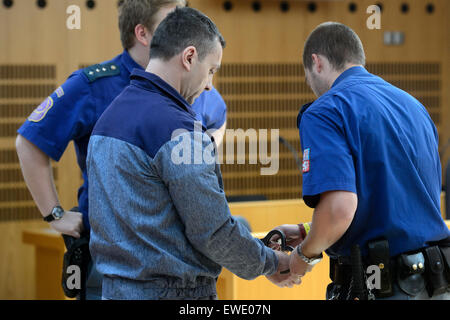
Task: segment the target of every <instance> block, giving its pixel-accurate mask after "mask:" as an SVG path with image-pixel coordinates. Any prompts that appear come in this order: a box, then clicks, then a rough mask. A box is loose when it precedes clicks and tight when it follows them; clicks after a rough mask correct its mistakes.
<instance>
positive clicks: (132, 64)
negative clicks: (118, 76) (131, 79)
mask: <svg viewBox="0 0 450 320" xmlns="http://www.w3.org/2000/svg"><path fill="white" fill-rule="evenodd" d="M122 63H123V65H124V66H125V68H126V69H127V70H128V73H132V72H133V69H141V70H144V68H142V67H141V66H140V65H139V64H138V63H137V62H136V61H134V60H133V58H132V57H131V56H130V54H129V53H128V51H127V50H124V51H123V53H122Z"/></svg>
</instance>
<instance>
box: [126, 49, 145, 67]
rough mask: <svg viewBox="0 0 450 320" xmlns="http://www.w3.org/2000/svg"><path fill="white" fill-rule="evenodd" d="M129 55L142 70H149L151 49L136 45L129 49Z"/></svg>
mask: <svg viewBox="0 0 450 320" xmlns="http://www.w3.org/2000/svg"><path fill="white" fill-rule="evenodd" d="M128 54H129V55H130V57H131V59H133V60H134V61H135V62H136V63H137V64H138V65H140V66H141V67H142V68H144V69H146V68H147V65H148V62H149V61H150V48H146V47H144V46H140V45H135V46H133V47H131V48H130V49H128Z"/></svg>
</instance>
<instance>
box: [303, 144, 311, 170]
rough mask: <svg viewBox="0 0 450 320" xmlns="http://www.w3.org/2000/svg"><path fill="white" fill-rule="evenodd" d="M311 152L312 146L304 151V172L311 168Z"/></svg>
mask: <svg viewBox="0 0 450 320" xmlns="http://www.w3.org/2000/svg"><path fill="white" fill-rule="evenodd" d="M310 153H311V149H310V148H307V149H305V150H304V151H303V166H302V169H303V173H307V172H309V169H310V162H309V161H310V160H309V158H310Z"/></svg>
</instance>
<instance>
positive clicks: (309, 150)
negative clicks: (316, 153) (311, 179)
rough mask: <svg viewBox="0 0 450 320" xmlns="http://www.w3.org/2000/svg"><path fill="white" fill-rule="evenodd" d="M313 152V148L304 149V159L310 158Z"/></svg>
mask: <svg viewBox="0 0 450 320" xmlns="http://www.w3.org/2000/svg"><path fill="white" fill-rule="evenodd" d="M310 152H311V149H310V148H308V149H305V151H303V160H309V153H310Z"/></svg>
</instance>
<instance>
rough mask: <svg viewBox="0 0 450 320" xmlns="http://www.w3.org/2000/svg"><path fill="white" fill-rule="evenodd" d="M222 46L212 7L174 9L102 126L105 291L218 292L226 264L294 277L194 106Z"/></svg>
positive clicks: (98, 215) (99, 169)
mask: <svg viewBox="0 0 450 320" xmlns="http://www.w3.org/2000/svg"><path fill="white" fill-rule="evenodd" d="M224 46H225V41H224V40H223V37H222V36H221V34H220V33H219V31H218V29H217V27H216V26H215V25H214V23H213V22H212V21H211V20H210V19H209V18H208V17H206V16H205V15H203V14H202V13H200V12H199V11H197V10H195V9H191V8H181V9H176V10H175V11H174V12H173V13H171V14H169V15H168V17H167V18H166V19H165V20H163V22H162V23H161V24H160V26H159V27H158V29H157V30H156V31H155V34H154V37H153V40H152V44H151V59H150V63H149V65H148V68H147V70H146V71H141V70H135V71H134V72H133V73H132V76H131V83H130V85H129V86H128V87H127V88H126V89H125V90H124V91H123V92H122V93H121V94H120V95H119V96H118V98H117V99H116V100H115V101H114V102H113V103H112V104H111V105H110V106H109V107H108V109H107V110H106V111H105V112H104V113H103V115H102V117H101V118H100V119H99V121H98V122H97V125H96V126H95V128H94V131H93V134H92V137H91V140H90V143H89V151H88V161H87V164H88V175H89V181H90V183H91V185H90V187H89V207H90V211H91V218H90V219H91V227H92V230H91V243H90V248H91V253H92V256H93V259H94V261H95V263H96V267H97V269H98V270H99V271H100V272H101V273H102V274H104V278H103V297H104V298H105V299H215V298H217V295H216V279H217V277H218V276H219V274H220V272H221V267H222V266H224V267H226V268H228V269H229V270H230V271H231V272H233V273H235V274H236V275H238V276H240V277H242V278H244V279H253V278H255V277H257V276H260V275H266V276H268V278H269V280H271V281H272V282H274V283H275V284H277V285H279V286H292V285H293V284H294V283H296V282H295V280H292V279H290V280H289V276H288V274H280V272H281V271H285V270H287V269H288V263H289V257H288V256H287V255H286V254H284V253H281V252H275V251H273V250H271V249H269V248H267V247H265V246H264V245H263V243H262V242H261V241H260V240H258V239H255V238H253V237H252V236H251V234H250V233H249V231H248V230H247V229H246V228H245V227H244V226H242V225H241V224H240V223H237V222H236V220H235V219H234V218H233V217H232V216H231V215H230V210H229V207H228V204H227V201H226V198H225V193H224V191H223V185H222V177H221V173H220V168H219V165H218V164H217V163H216V161H214V153H215V149H214V145H213V142H212V139H211V137H210V136H209V135H208V134H207V132H206V129H205V128H204V127H202V126H201V124H199V123H198V122H197V123H196V119H195V113H194V111H193V110H192V108H191V104H192V103H193V102H194V101H195V99H196V98H197V97H198V96H199V95H200V94H201V93H202V92H203V91H204V90H210V89H211V87H212V78H213V75H214V73H215V72H217V71H218V69H219V68H220V63H221V60H222V50H223V47H224ZM197 128H200V129H199V130H196V129H197Z"/></svg>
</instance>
